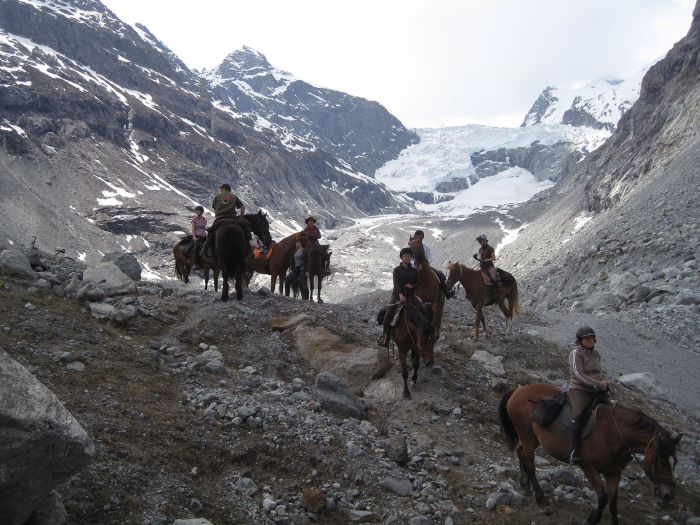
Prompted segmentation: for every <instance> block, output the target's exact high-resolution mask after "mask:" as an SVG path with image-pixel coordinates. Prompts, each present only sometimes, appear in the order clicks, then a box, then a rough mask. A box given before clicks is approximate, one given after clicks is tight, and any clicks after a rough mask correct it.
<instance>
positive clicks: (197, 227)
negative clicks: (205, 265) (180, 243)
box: [191, 206, 207, 268]
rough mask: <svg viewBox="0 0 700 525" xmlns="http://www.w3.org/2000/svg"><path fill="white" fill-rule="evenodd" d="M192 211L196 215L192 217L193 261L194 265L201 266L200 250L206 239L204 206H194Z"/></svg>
mask: <svg viewBox="0 0 700 525" xmlns="http://www.w3.org/2000/svg"><path fill="white" fill-rule="evenodd" d="M194 212H195V213H196V215H195V216H194V217H192V221H191V225H192V240H193V241H194V261H195V265H196V266H198V267H200V268H201V267H202V255H201V253H200V252H201V250H202V246H203V245H204V241H206V239H207V219H206V217H204V208H203V207H202V206H195V207H194Z"/></svg>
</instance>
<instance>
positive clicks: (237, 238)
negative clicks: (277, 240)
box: [214, 219, 248, 301]
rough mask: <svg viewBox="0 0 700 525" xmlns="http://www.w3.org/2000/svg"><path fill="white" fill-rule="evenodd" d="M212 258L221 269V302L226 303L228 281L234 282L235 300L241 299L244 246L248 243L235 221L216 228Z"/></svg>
mask: <svg viewBox="0 0 700 525" xmlns="http://www.w3.org/2000/svg"><path fill="white" fill-rule="evenodd" d="M214 235H215V236H216V242H215V249H214V252H215V253H214V258H215V259H216V264H217V265H218V266H219V268H220V269H221V277H222V279H223V281H224V285H223V287H222V291H221V300H222V301H228V292H229V279H234V280H235V287H236V299H238V300H239V301H240V300H241V299H243V272H244V271H245V267H246V252H247V248H246V244H247V243H248V241H247V239H246V237H245V232H244V231H243V228H242V227H241V225H240V223H239V222H238V221H237V220H236V219H230V220H227V221H225V222H222V223H221V225H220V226H218V227H217V228H216V233H215V234H214Z"/></svg>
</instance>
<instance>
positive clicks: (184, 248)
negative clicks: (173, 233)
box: [178, 235, 194, 255]
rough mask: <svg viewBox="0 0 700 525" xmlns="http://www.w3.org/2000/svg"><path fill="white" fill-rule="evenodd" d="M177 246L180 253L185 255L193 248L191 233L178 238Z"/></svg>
mask: <svg viewBox="0 0 700 525" xmlns="http://www.w3.org/2000/svg"><path fill="white" fill-rule="evenodd" d="M178 248H179V249H180V251H181V252H182V253H184V254H185V255H187V254H188V253H189V252H190V251H192V249H193V248H194V237H192V236H191V235H185V236H184V237H183V238H182V239H180V244H179V246H178Z"/></svg>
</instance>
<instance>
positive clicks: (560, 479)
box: [552, 467, 579, 487]
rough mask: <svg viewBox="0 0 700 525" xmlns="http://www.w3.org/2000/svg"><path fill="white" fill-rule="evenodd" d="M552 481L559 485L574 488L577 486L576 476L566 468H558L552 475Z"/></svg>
mask: <svg viewBox="0 0 700 525" xmlns="http://www.w3.org/2000/svg"><path fill="white" fill-rule="evenodd" d="M552 481H556V482H557V483H558V484H559V485H569V486H570V487H576V486H578V485H579V480H578V478H577V477H576V475H575V474H574V473H573V472H572V471H571V470H569V469H568V468H566V467H560V468H558V469H557V470H555V471H554V473H553V474H552Z"/></svg>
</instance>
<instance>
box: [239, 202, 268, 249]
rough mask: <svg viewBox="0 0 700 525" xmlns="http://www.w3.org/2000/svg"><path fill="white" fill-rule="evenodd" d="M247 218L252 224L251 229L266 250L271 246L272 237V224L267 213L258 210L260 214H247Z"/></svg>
mask: <svg viewBox="0 0 700 525" xmlns="http://www.w3.org/2000/svg"><path fill="white" fill-rule="evenodd" d="M245 218H246V219H247V220H248V223H249V224H250V229H251V230H253V233H254V234H255V236H256V237H257V238H258V239H260V240H262V242H263V245H264V246H265V248H268V247H269V246H270V243H271V242H272V235H270V223H269V222H268V220H267V213H263V212H262V210H258V213H247V214H246V216H245Z"/></svg>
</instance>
